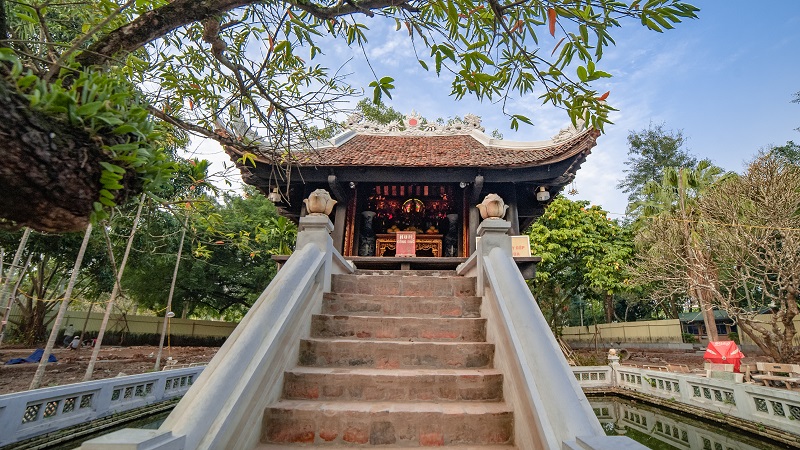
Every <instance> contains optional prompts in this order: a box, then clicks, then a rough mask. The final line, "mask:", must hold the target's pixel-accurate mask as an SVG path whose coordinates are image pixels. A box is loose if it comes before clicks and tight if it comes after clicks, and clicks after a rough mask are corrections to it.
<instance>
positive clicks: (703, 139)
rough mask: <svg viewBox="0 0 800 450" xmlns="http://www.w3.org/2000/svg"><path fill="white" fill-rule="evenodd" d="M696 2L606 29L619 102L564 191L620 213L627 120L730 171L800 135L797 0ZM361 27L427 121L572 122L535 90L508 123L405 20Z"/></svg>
mask: <svg viewBox="0 0 800 450" xmlns="http://www.w3.org/2000/svg"><path fill="white" fill-rule="evenodd" d="M693 4H694V5H695V6H698V7H699V8H700V9H701V11H700V13H699V16H700V18H699V19H697V20H692V21H688V22H684V23H682V24H679V25H677V27H676V29H674V30H669V31H667V32H665V33H655V32H652V31H649V30H647V29H645V28H644V27H641V26H640V25H639V24H638V22H635V21H627V22H624V23H623V27H622V28H620V29H616V30H614V31H613V32H612V33H613V36H614V39H615V40H616V43H617V45H616V46H614V47H611V48H609V49H607V50H606V51H605V53H604V57H603V59H602V61H601V63H600V65H599V66H600V67H601V68H603V70H606V71H608V72H610V73H612V74H613V75H614V77H613V78H611V79H608V80H603V82H602V83H597V84H595V85H594V86H595V87H596V88H597V90H598V91H599V92H605V91H606V90H609V91H611V95H610V96H609V98H608V101H609V103H610V104H611V105H612V106H614V107H615V108H617V109H619V111H618V112H615V113H613V115H612V116H611V120H612V121H613V122H614V124H613V125H608V126H607V128H606V130H605V131H606V132H605V134H604V135H602V136H601V137H600V138H599V139H598V145H597V146H596V147H595V148H594V150H593V152H592V155H590V156H589V158H588V160H587V162H586V163H585V164H584V165H583V167H582V168H581V170H580V171H579V172H578V176H577V178H576V186H575V187H576V188H577V190H578V194H577V195H576V196H574V197H571V198H574V199H584V200H589V201H590V202H591V203H593V204H599V205H602V206H603V207H604V209H606V210H608V211H609V212H611V213H614V214H622V213H624V212H625V207H626V204H627V200H626V198H627V196H626V195H625V194H623V193H622V192H620V191H619V190H618V189H617V188H616V185H617V183H618V182H619V181H620V180H621V179H622V178H623V177H624V173H623V169H624V167H625V166H624V164H623V162H624V161H625V160H626V159H627V151H628V148H627V140H626V138H627V135H628V131H629V130H641V129H643V128H646V127H647V126H648V124H649V123H650V122H653V123H662V122H663V123H665V125H666V127H667V128H668V129H680V130H683V133H684V135H685V136H686V137H687V138H688V144H687V148H688V149H689V150H690V151H691V152H692V153H693V154H695V155H696V156H698V157H701V158H710V159H712V160H713V161H714V162H715V163H716V164H718V165H720V166H722V167H723V168H725V169H727V170H734V171H741V170H742V169H743V167H744V164H745V163H746V161H748V160H750V159H751V158H752V157H753V156H754V155H755V154H756V152H757V151H758V150H759V149H760V148H763V147H765V146H768V145H770V144H778V145H780V144H783V143H785V142H786V141H788V140H795V141H796V142H797V141H800V133H798V131H796V130H795V128H797V127H800V104H798V103H791V100H792V98H793V96H794V93H796V92H798V91H800V1H798V0H775V1H771V2H769V3H760V2H751V1H749V2H746V1H743V0H727V1H722V0H707V1H698V0H695V1H694V2H693ZM759 7H760V9H757V8H759ZM368 26H370V28H371V29H372V31H371V33H370V42H369V44H368V45H367V48H366V52H367V54H368V55H369V57H370V62H371V64H372V66H373V68H374V69H375V72H376V74H377V75H378V76H379V77H382V76H391V77H393V78H394V79H395V86H396V89H395V90H394V91H393V92H392V97H393V99H392V100H389V101H388V102H387V103H388V104H389V105H391V106H392V107H394V108H395V109H397V110H399V111H401V112H404V113H405V112H410V111H411V110H412V109H413V110H416V111H417V112H419V113H420V114H421V115H423V116H424V117H428V118H431V119H435V118H438V117H452V116H464V115H465V114H467V113H473V114H476V115H478V116H481V117H482V119H483V125H484V126H485V127H486V129H487V132H489V131H491V130H493V129H495V128H496V129H499V130H500V131H501V132H502V133H503V134H504V137H505V139H509V140H515V141H520V140H522V141H524V140H542V139H549V138H550V137H551V136H553V135H554V134H555V133H556V132H557V131H558V130H559V129H560V128H562V127H563V126H565V125H566V124H567V122H568V118H567V116H566V113H564V112H563V111H560V110H555V109H553V108H550V107H545V106H541V103H540V101H539V100H538V98H537V95H531V96H529V97H527V98H518V99H514V100H513V101H512V102H510V108H507V109H510V110H511V111H513V112H520V113H522V114H526V115H528V116H529V117H531V118H532V120H533V121H534V124H535V126H533V127H531V126H526V125H523V126H521V127H520V130H519V131H518V132H514V131H512V130H510V129H509V121H508V119H507V118H506V117H505V116H503V115H502V112H501V107H500V105H495V104H491V103H489V102H484V103H480V102H478V101H477V100H473V99H468V98H465V99H462V100H461V101H456V100H455V99H454V98H453V97H450V96H449V95H448V94H449V92H450V80H449V79H447V78H437V77H436V76H435V74H434V73H431V72H426V71H425V70H423V69H422V68H421V67H420V66H419V65H418V64H417V63H416V58H415V57H414V56H413V53H411V49H410V45H409V40H408V33H407V32H406V30H405V29H403V30H401V31H399V32H397V31H395V27H394V23H393V22H392V23H387V24H382V23H379V22H373V21H368ZM549 39H551V40H553V42H552V43H550V42H548V40H549ZM558 39H560V36H558V34H557V35H556V38H551V37H550V36H546V39H542V41H541V42H542V45H543V46H545V47H548V48H549V47H550V46H552V45H555V42H556V41H557V40H558ZM324 50H325V52H326V56H325V60H323V61H326V62H327V61H330V64H337V65H338V64H342V63H344V62H345V61H348V60H350V62H349V63H347V64H346V65H345V66H344V68H343V70H344V72H345V73H350V74H351V75H350V76H349V78H348V81H349V82H350V83H351V84H352V85H353V86H355V87H359V88H363V89H364V90H365V92H367V93H368V94H369V92H370V91H369V89H370V88H369V87H368V84H369V82H370V81H372V78H371V75H372V74H371V73H370V71H369V69H368V68H367V67H366V65H365V64H364V56H363V54H362V51H361V50H360V49H358V48H349V47H347V46H346V45H344V44H339V43H337V44H334V45H333V46H328V47H325V48H324ZM355 101H357V99H356V100H355ZM355 101H354V102H355ZM207 153H208V152H206V151H201V152H200V156H203V157H208V155H207ZM612 217H618V216H616V215H614V216H612Z"/></svg>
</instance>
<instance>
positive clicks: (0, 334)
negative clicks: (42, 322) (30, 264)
mask: <svg viewBox="0 0 800 450" xmlns="http://www.w3.org/2000/svg"><path fill="white" fill-rule="evenodd" d="M30 234H31V229H30V228H25V232H24V233H22V239H20V241H19V246H18V247H17V253H15V254H14V259H13V261H11V266H10V267H9V268H8V276H6V281H5V283H3V289H2V291H1V292H0V302H2V301H4V300H5V299H6V298H8V300H7V301H6V306H5V311H3V320H2V322H0V346H2V345H3V338H4V337H5V335H6V326H7V325H8V316H9V315H10V314H11V303H12V301H13V300H14V295H13V294H15V293H16V289H15V290H13V291H12V292H11V293H10V294H9V292H8V288H9V287H10V286H11V284H12V281H11V280H14V279H15V278H16V276H17V269H18V268H19V260H20V259H22V253H23V252H24V251H25V246H26V245H27V244H28V237H29V236H30Z"/></svg>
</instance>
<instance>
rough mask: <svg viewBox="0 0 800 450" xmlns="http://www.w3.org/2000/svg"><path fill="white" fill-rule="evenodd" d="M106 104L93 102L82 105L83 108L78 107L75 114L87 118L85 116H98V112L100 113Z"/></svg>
mask: <svg viewBox="0 0 800 450" xmlns="http://www.w3.org/2000/svg"><path fill="white" fill-rule="evenodd" d="M104 103H105V102H91V103H86V104H85V105H81V106H79V107H78V108H77V109H76V110H75V113H76V114H77V115H79V116H82V117H85V116H91V115H94V114H97V112H98V111H100V108H102V107H103V104H104Z"/></svg>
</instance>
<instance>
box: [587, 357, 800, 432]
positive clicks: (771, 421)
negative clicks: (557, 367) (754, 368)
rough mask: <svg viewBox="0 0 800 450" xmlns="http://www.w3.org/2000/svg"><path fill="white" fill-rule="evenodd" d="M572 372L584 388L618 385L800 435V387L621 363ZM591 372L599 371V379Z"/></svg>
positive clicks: (596, 372) (588, 367) (597, 372)
mask: <svg viewBox="0 0 800 450" xmlns="http://www.w3.org/2000/svg"><path fill="white" fill-rule="evenodd" d="M605 371H613V374H612V375H609V376H608V381H607V382H606V383H605V384H603V383H602V382H601V380H600V379H599V374H600V373H606V372H605ZM572 372H573V374H575V378H576V379H577V380H578V383H579V384H580V385H581V387H583V388H598V387H609V388H611V387H618V388H621V389H627V390H631V391H635V392H639V393H642V394H647V395H652V396H654V397H660V398H663V399H668V400H671V401H675V402H679V403H683V404H686V405H690V406H693V407H697V408H702V409H706V410H709V411H712V412H715V413H723V414H726V415H729V416H733V417H737V418H740V419H745V420H749V421H751V422H756V423H762V424H764V425H769V426H772V427H775V428H778V429H781V430H784V431H786V432H789V433H793V434H795V435H798V436H800V392H798V391H789V390H786V389H781V388H773V387H768V386H761V385H757V384H752V383H742V382H737V381H731V380H724V379H716V378H706V377H702V376H698V375H693V374H684V373H672V372H660V371H657V370H650V369H644V368H638V367H629V366H621V365H610V366H586V367H572ZM591 374H597V379H593V378H592V375H591Z"/></svg>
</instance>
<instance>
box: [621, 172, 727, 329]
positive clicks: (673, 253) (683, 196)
mask: <svg viewBox="0 0 800 450" xmlns="http://www.w3.org/2000/svg"><path fill="white" fill-rule="evenodd" d="M730 176H731V174H725V173H724V171H723V170H722V169H721V168H720V167H717V166H715V165H713V164H711V163H710V162H709V161H708V160H703V161H700V163H698V164H697V167H696V168H695V169H690V168H684V167H680V168H674V167H670V168H667V169H666V170H665V171H664V175H663V178H662V180H661V182H660V183H656V182H653V181H651V182H649V183H648V184H647V185H645V188H644V189H643V191H642V194H643V196H644V199H643V200H640V201H637V202H634V203H633V204H631V206H630V207H629V209H630V210H631V211H633V212H635V213H637V214H638V215H639V219H638V223H637V224H636V225H637V228H638V230H639V232H637V234H636V246H637V248H638V249H639V250H640V251H639V252H638V253H637V259H636V261H635V268H634V270H633V273H634V279H635V280H636V281H637V283H638V284H639V285H644V286H648V287H649V288H650V292H651V295H653V296H654V297H655V298H657V299H661V300H666V301H675V300H676V299H684V298H690V299H693V300H694V302H697V304H698V305H699V307H700V310H701V311H702V313H703V319H704V322H705V326H706V332H707V333H708V336H709V338H710V339H711V340H712V341H715V340H717V333H716V324H715V319H714V315H713V311H712V302H713V297H714V295H713V289H714V287H713V286H715V285H716V282H717V280H716V276H717V268H716V267H715V266H714V261H713V259H712V257H711V249H710V248H709V247H708V246H707V245H706V241H705V239H706V235H705V232H706V229H705V228H704V227H703V226H702V222H701V221H700V219H701V217H702V215H701V212H700V209H699V207H698V202H699V201H700V199H701V197H702V196H703V195H704V194H705V192H707V191H708V190H709V189H710V188H711V187H712V186H713V185H714V184H715V183H717V182H719V181H720V180H721V179H724V178H726V177H730Z"/></svg>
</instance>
